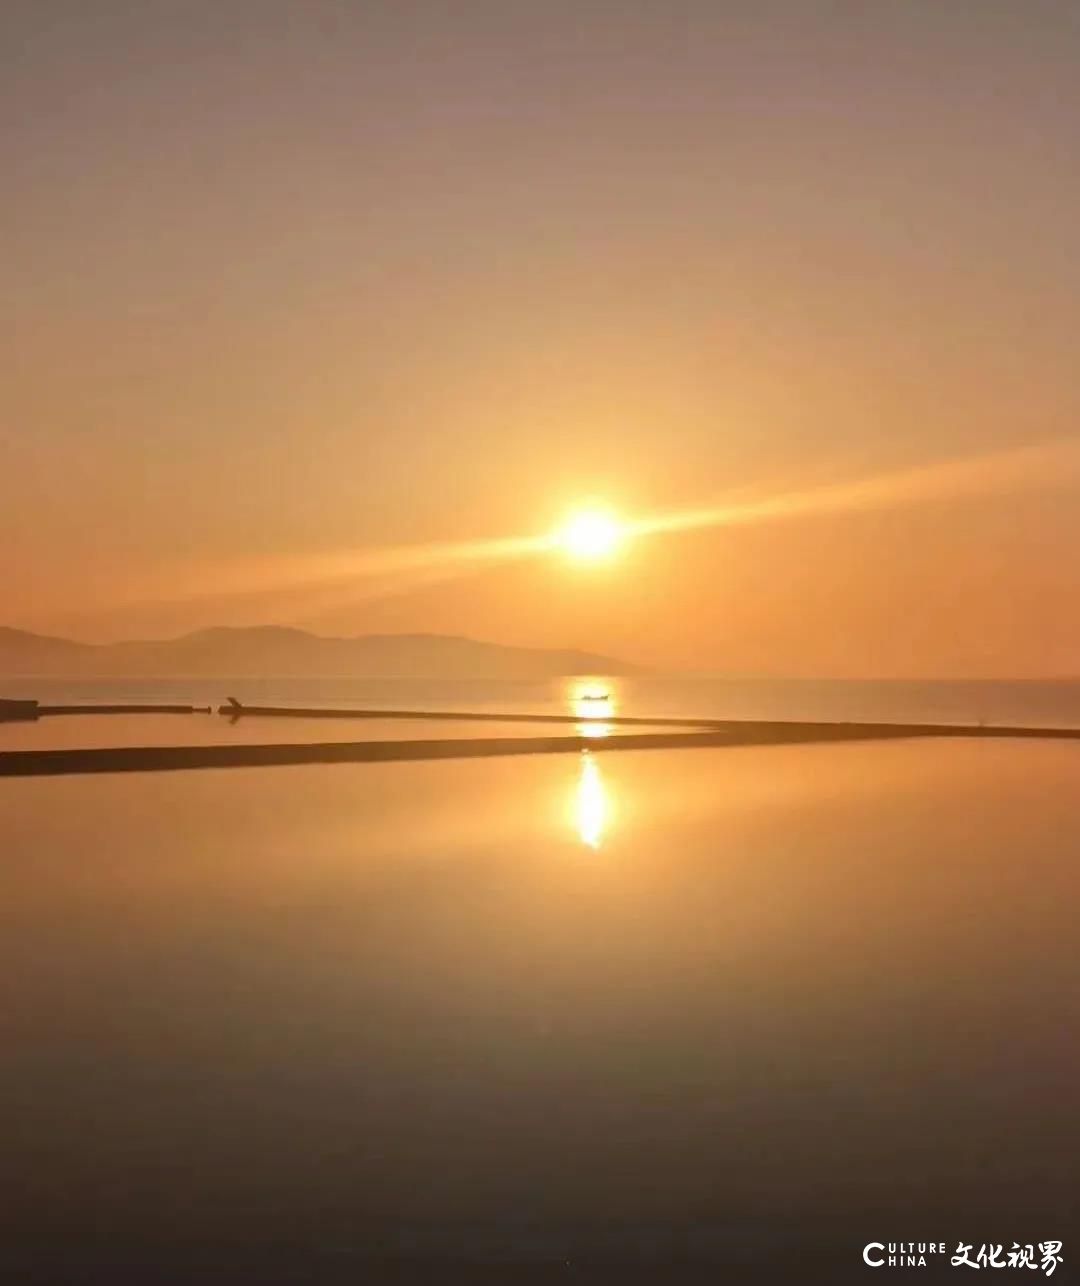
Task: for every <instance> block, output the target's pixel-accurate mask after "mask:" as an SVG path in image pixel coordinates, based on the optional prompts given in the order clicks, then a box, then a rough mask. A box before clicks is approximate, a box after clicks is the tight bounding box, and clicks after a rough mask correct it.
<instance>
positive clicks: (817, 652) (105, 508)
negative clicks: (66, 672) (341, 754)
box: [0, 0, 1080, 674]
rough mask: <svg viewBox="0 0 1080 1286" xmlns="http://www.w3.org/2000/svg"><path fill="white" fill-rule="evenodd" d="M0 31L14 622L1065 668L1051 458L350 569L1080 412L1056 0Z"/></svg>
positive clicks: (260, 17) (996, 669)
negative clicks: (763, 514)
mask: <svg viewBox="0 0 1080 1286" xmlns="http://www.w3.org/2000/svg"><path fill="white" fill-rule="evenodd" d="M0 47H2V48H3V50H4V75H3V77H2V78H0V162H2V165H3V175H4V191H5V199H4V201H3V204H2V206H0V220H2V224H0V230H2V246H3V256H2V260H0V285H2V300H3V310H2V319H3V331H4V333H3V353H4V360H3V365H2V368H0V585H2V586H3V589H2V591H0V602H2V604H3V608H2V610H0V620H2V621H3V622H6V623H9V624H12V625H18V626H23V627H26V628H37V629H43V630H50V629H52V630H56V631H58V632H68V633H72V634H76V635H78V636H80V637H85V638H110V637H117V636H130V635H138V634H164V633H171V632H179V631H180V630H182V629H188V628H195V627H198V626H201V625H205V624H211V623H249V622H258V621H265V620H283V621H290V622H296V623H302V624H307V625H311V626H314V627H316V628H319V629H324V630H328V631H330V630H333V631H335V632H337V631H340V632H363V631H368V630H388V629H395V630H396V629H403V630H415V629H424V630H426V629H431V630H454V631H459V632H465V633H472V634H475V635H477V636H481V637H487V638H491V639H494V640H497V641H505V642H516V643H536V644H569V645H577V646H583V647H590V648H594V649H598V650H608V651H613V652H617V653H620V654H623V655H625V656H627V657H630V658H633V659H639V660H642V661H646V662H651V663H657V664H671V665H680V666H692V667H695V668H701V669H718V670H729V671H736V672H750V671H753V672H771V673H792V674H837V673H852V674H902V673H941V674H987V673H999V674H1035V673H1061V672H1065V671H1072V672H1080V485H1078V484H1077V482H1076V480H1075V475H1072V476H1070V474H1069V471H1068V470H1063V471H1062V474H1061V476H1060V477H1058V478H1055V477H1053V476H1051V477H1048V478H1047V479H1044V480H1043V482H1041V483H1040V484H1039V485H1037V486H1023V487H1019V486H1018V487H1017V488H1015V489H1014V488H1011V487H1010V486H1009V485H1008V484H1007V480H1006V483H1005V484H1004V485H1002V486H1001V487H999V488H997V489H995V490H994V491H993V492H992V493H991V494H981V495H976V496H970V495H968V496H958V497H955V498H953V499H950V498H948V497H943V496H940V495H937V496H933V497H931V498H929V499H927V500H926V501H925V502H920V503H909V504H904V505H897V506H884V507H882V508H881V509H880V510H878V509H875V508H869V509H859V510H857V511H854V512H839V513H833V514H817V513H809V514H802V515H801V516H793V517H790V518H788V519H786V520H785V521H782V522H762V523H760V524H755V523H748V524H745V525H742V526H739V527H737V528H724V527H720V528H714V529H707V528H706V529H697V530H691V531H685V532H682V533H678V534H667V535H656V536H652V537H647V538H644V537H643V538H641V539H639V540H637V541H635V542H634V543H633V545H632V546H631V547H630V548H628V549H627V551H626V553H625V555H624V556H623V557H622V558H621V559H620V560H619V561H618V562H617V563H615V564H612V565H611V566H610V567H606V568H593V569H585V568H576V567H573V566H568V565H566V564H565V563H563V562H560V561H559V560H557V559H554V558H551V557H547V558H541V559H534V560H531V561H524V562H512V563H505V564H504V563H491V564H479V565H475V566H473V565H469V566H467V567H464V568H463V569H462V572H463V574H461V575H458V576H455V577H454V578H452V579H447V580H440V581H438V582H436V583H417V580H416V577H415V573H413V572H409V573H408V574H402V573H400V572H398V571H393V572H389V573H387V574H381V575H378V576H373V575H371V574H370V569H371V567H373V566H375V565H377V563H378V558H377V557H375V556H374V555H373V551H377V550H380V549H382V548H384V547H390V548H398V547H401V546H406V545H412V544H414V543H419V544H425V545H426V544H430V543H433V542H442V541H449V542H455V543H456V542H463V541H474V540H482V539H486V538H489V537H492V538H501V537H506V536H517V535H522V534H524V535H528V534H533V533H537V532H543V531H544V530H546V529H548V528H549V527H550V526H551V525H552V524H553V523H554V522H555V521H556V520H557V519H558V518H559V516H560V514H561V513H562V512H563V511H564V510H565V509H566V508H567V507H568V506H572V505H573V504H574V503H575V501H577V500H578V498H579V497H583V496H601V497H605V498H607V499H608V500H609V501H610V502H611V503H613V504H615V505H617V506H618V507H619V508H620V510H622V511H623V512H624V513H626V514H627V515H629V516H635V515H638V514H640V513H653V512H657V511H662V512H667V511H670V510H677V509H680V508H683V507H686V508H691V509H699V508H703V507H707V506H709V505H711V504H713V503H715V502H716V501H717V500H718V499H720V498H723V497H725V496H727V495H729V494H730V493H732V492H736V491H739V490H740V489H742V488H751V489H755V490H760V489H766V490H771V489H776V490H779V491H784V492H786V491H788V490H790V491H796V492H802V491H805V490H806V489H808V488H813V487H816V486H819V485H823V484H831V483H835V482H837V481H843V480H851V479H859V478H862V477H867V476H876V475H881V474H889V473H892V472H894V471H901V470H908V469H911V468H913V467H921V466H924V465H931V464H933V463H934V462H936V461H947V460H954V459H957V458H963V457H969V456H980V455H984V454H995V453H1000V452H1002V451H1005V450H1010V449H1012V448H1015V447H1018V446H1022V445H1024V444H1026V443H1030V442H1033V441H1047V440H1056V441H1062V440H1068V439H1070V438H1071V439H1077V438H1078V437H1080V427H1078V426H1080V418H1078V415H1080V391H1078V382H1077V378H1076V372H1077V369H1078V368H1080V351H1078V350H1080V338H1078V337H1080V233H1078V229H1080V164H1078V161H1080V157H1078V155H1077V153H1078V150H1080V5H1077V4H1076V3H1075V0H859V2H858V3H856V2H854V0H849V2H844V0H833V2H832V3H825V2H824V0H820V2H815V0H801V2H799V0H787V2H782V0H772V2H770V0H744V2H737V0H730V2H728V3H725V2H724V0H699V2H697V3H692V2H689V0H682V2H680V0H650V2H649V3H644V2H631V0H604V2H602V0H573V3H564V2H563V0H543V2H542V3H541V2H540V0H520V2H515V0H472V2H471V3H470V2H468V0H462V2H461V3H452V2H449V0H441V2H440V3H430V4H422V3H410V2H409V0H366V2H364V0H354V2H352V3H347V2H346V0H304V2H303V3H300V2H299V0H291V2H289V3H285V2H284V0H246V2H243V0H212V2H210V0H207V2H205V3H204V2H203V0H188V2H186V3H184V2H180V0H176V2H172V3H170V2H167V0H129V2H127V3H121V2H120V0H77V2H76V0H32V2H31V0H8V3H7V4H6V5H4V6H3V7H2V16H0ZM354 550H355V551H357V559H358V562H357V566H358V567H359V568H361V569H366V570H364V574H363V575H361V576H359V577H357V578H354V579H352V580H350V581H348V582H347V583H346V582H341V583H337V584H335V585H334V586H333V587H332V592H327V591H326V589H325V587H316V588H313V590H312V592H310V593H309V592H307V591H306V590H304V589H303V588H298V587H297V586H295V585H294V584H292V582H291V581H290V582H289V586H290V587H289V591H288V593H277V592H276V591H275V592H266V589H265V585H267V584H271V583H272V582H273V576H272V575H270V576H269V579H268V580H266V581H263V580H258V581H257V582H256V581H253V585H254V586H255V588H257V589H258V590H259V592H253V593H248V594H237V593H236V592H235V591H236V589H237V587H238V580H237V574H238V573H237V569H239V571H240V573H241V574H240V582H241V583H242V581H243V575H242V573H243V571H244V569H245V568H247V567H252V568H255V567H257V568H259V569H261V572H260V574H262V573H264V572H266V571H267V569H270V570H271V572H272V570H273V569H274V568H275V567H277V566H279V565H280V566H281V567H283V568H288V567H293V566H298V567H303V566H307V565H308V563H307V560H309V559H310V560H312V565H314V563H317V562H318V560H319V559H320V558H321V557H322V556H323V555H328V556H332V557H333V558H334V559H335V560H338V562H340V559H341V556H342V555H343V554H346V553H348V551H354ZM337 565H338V563H335V566H337ZM286 579H287V578H286V577H284V576H283V579H282V583H283V584H284V583H285V580H286ZM193 588H198V589H199V590H200V591H201V590H205V591H206V596H205V597H202V596H191V595H192V591H193Z"/></svg>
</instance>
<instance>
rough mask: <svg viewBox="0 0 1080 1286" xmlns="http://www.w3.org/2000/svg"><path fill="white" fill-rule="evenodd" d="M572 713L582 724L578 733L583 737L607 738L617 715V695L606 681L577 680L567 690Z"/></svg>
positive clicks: (578, 727)
mask: <svg viewBox="0 0 1080 1286" xmlns="http://www.w3.org/2000/svg"><path fill="white" fill-rule="evenodd" d="M567 700H568V702H569V705H570V710H571V713H572V714H574V715H575V716H576V717H577V718H578V719H580V720H581V722H580V723H579V724H578V726H577V731H578V733H579V735H580V736H582V737H607V736H610V735H611V724H610V723H608V722H607V720H609V719H613V718H614V717H615V714H616V706H615V694H614V692H613V691H612V688H611V685H610V683H609V682H608V681H607V680H606V679H575V680H574V681H573V683H571V684H570V686H569V688H568V689H567Z"/></svg>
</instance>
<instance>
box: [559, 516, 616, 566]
mask: <svg viewBox="0 0 1080 1286" xmlns="http://www.w3.org/2000/svg"><path fill="white" fill-rule="evenodd" d="M625 535H626V531H625V528H624V527H623V525H622V523H620V522H619V520H618V519H617V518H616V517H615V516H614V514H612V513H610V512H609V511H607V510H606V509H591V508H590V509H579V510H578V511H577V512H576V513H573V514H571V515H570V517H569V518H568V519H567V520H566V522H565V523H564V524H563V525H562V527H560V528H559V530H558V532H557V533H556V536H555V539H556V542H557V544H558V545H559V546H560V547H561V548H562V549H563V550H564V551H565V552H566V553H567V554H569V556H570V557H571V558H573V559H575V560H577V561H578V562H583V563H596V562H602V561H604V560H605V559H608V558H611V557H612V555H613V554H615V553H616V551H617V550H618V548H619V546H620V545H621V544H622V542H623V540H624V538H625Z"/></svg>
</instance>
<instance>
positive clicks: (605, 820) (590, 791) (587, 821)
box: [574, 750, 611, 849]
mask: <svg viewBox="0 0 1080 1286" xmlns="http://www.w3.org/2000/svg"><path fill="white" fill-rule="evenodd" d="M574 822H575V825H576V828H577V833H578V837H579V838H580V840H581V842H582V843H583V844H585V845H587V846H588V847H589V848H593V849H597V848H599V847H600V845H601V843H602V842H603V838H604V833H605V832H606V831H607V829H608V827H609V825H610V823H611V798H610V796H609V794H608V790H607V787H606V786H605V785H604V779H603V777H602V776H601V774H600V768H599V766H598V765H597V762H596V759H595V758H594V756H593V754H592V753H591V751H588V750H583V751H582V752H581V767H580V770H579V772H578V783H577V790H576V791H575V794H574Z"/></svg>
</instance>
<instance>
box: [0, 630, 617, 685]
mask: <svg viewBox="0 0 1080 1286" xmlns="http://www.w3.org/2000/svg"><path fill="white" fill-rule="evenodd" d="M635 668H636V667H634V666H632V665H629V664H627V663H626V662H625V661H619V660H616V659H615V658H613V657H609V656H600V655H597V654H596V653H592V652H579V651H574V650H565V651H564V650H553V649H548V648H525V647H504V646H502V645H500V644H497V643H483V642H480V641H479V640H476V639H468V638H459V637H457V636H455V635H448V634H365V635H360V636H358V637H356V638H324V637H321V636H320V635H317V634H309V633H307V632H306V631H305V630H297V629H288V628H285V627H284V626H277V625H260V626H253V627H250V628H246V629H230V628H225V627H219V628H215V629H206V630H197V631H196V632H195V633H194V634H185V635H183V636H182V637H181V638H176V639H160V640H152V641H142V642H130V643H107V644H92V643H76V642H74V641H73V640H71V639H59V638H49V637H47V636H45V635H41V634H31V633H28V632H27V631H25V630H15V629H10V628H7V627H4V626H0V675H7V676H12V675H20V676H27V675H53V676H59V675H62V676H64V677H69V676H86V677H96V676H102V677H106V676H107V677H125V678H126V677H131V676H139V677H145V676H154V677H164V676H166V675H209V676H218V677H226V676H245V677H246V676H261V675H268V676H295V677H303V676H307V675H311V676H353V675H355V676H358V677H359V676H373V677H390V676H395V677H398V676H400V677H405V678H429V677H446V678H493V679H495V678H497V679H536V678H547V677H552V676H556V675H564V674H629V673H632V672H633V671H634V670H635Z"/></svg>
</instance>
